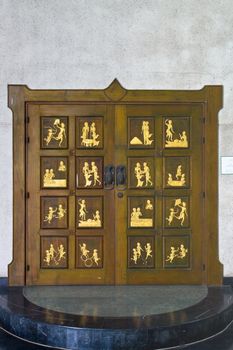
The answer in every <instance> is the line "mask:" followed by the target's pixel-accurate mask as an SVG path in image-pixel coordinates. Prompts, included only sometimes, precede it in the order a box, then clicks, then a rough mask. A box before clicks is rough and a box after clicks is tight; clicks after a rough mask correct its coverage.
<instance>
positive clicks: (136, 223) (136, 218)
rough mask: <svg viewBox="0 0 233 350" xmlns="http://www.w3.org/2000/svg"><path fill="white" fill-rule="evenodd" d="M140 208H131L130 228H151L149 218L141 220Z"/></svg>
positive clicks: (151, 222) (151, 221)
mask: <svg viewBox="0 0 233 350" xmlns="http://www.w3.org/2000/svg"><path fill="white" fill-rule="evenodd" d="M142 216H143V215H142V212H141V208H140V207H138V208H133V210H132V213H131V219H130V226H131V227H152V226H153V220H152V219H151V218H142Z"/></svg>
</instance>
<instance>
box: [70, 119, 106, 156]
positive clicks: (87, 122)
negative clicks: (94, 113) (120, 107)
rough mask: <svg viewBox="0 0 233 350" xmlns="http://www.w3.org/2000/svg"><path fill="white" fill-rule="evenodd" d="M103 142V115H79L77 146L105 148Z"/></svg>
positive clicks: (77, 120)
mask: <svg viewBox="0 0 233 350" xmlns="http://www.w3.org/2000/svg"><path fill="white" fill-rule="evenodd" d="M103 144H104V132H103V117H77V118H76V145H77V148H85V149H88V148H103Z"/></svg>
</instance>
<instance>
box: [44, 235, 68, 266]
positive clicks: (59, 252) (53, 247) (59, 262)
mask: <svg viewBox="0 0 233 350" xmlns="http://www.w3.org/2000/svg"><path fill="white" fill-rule="evenodd" d="M67 241H68V239H67V237H41V245H40V246H41V253H40V256H41V258H40V266H41V268H43V269H46V268H47V269H54V268H56V269H59V268H67V267H68V242H67Z"/></svg>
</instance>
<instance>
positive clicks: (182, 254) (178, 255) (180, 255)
mask: <svg viewBox="0 0 233 350" xmlns="http://www.w3.org/2000/svg"><path fill="white" fill-rule="evenodd" d="M187 253H188V249H187V248H185V246H184V244H181V245H180V247H178V248H177V249H175V247H171V248H170V253H169V254H168V256H167V259H166V260H165V261H168V262H169V263H174V260H176V259H184V258H186V256H187Z"/></svg>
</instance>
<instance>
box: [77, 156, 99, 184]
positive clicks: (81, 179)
mask: <svg viewBox="0 0 233 350" xmlns="http://www.w3.org/2000/svg"><path fill="white" fill-rule="evenodd" d="M76 183H77V188H103V157H77V158H76Z"/></svg>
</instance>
